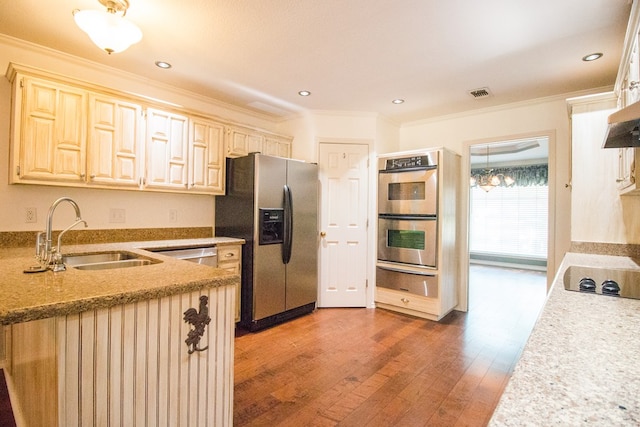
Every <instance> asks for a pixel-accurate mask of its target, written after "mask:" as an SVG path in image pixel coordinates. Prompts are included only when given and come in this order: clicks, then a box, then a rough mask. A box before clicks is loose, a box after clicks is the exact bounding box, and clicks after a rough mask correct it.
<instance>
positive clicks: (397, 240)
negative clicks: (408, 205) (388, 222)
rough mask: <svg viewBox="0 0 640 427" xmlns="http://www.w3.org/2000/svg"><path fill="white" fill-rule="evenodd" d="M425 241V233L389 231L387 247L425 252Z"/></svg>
mask: <svg viewBox="0 0 640 427" xmlns="http://www.w3.org/2000/svg"><path fill="white" fill-rule="evenodd" d="M424 241H425V232H424V231H419V230H387V245H388V246H389V247H392V248H402V249H418V250H424Z"/></svg>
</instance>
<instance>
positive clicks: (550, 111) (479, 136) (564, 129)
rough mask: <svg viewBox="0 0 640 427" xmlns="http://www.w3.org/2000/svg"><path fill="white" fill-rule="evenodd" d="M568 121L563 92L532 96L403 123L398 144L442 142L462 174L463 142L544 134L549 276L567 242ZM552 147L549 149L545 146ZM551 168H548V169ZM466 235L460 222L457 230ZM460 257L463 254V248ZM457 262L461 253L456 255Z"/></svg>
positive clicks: (465, 196)
mask: <svg viewBox="0 0 640 427" xmlns="http://www.w3.org/2000/svg"><path fill="white" fill-rule="evenodd" d="M569 123H570V121H569V114H568V110H567V104H566V101H565V97H557V98H550V99H540V100H532V101H530V102H524V103H518V104H512V105H505V106H503V107H500V108H492V109H485V110H477V111H471V112H468V113H466V114H459V115H453V116H448V117H441V118H436V119H433V120H425V121H420V122H415V123H411V124H406V125H404V126H402V128H401V130H400V147H401V148H402V149H403V150H410V149H417V148H423V147H440V146H444V147H447V148H449V149H450V150H453V151H455V152H457V153H459V154H461V155H462V165H463V168H462V170H463V174H465V176H467V175H468V174H469V146H470V145H472V144H474V143H486V142H490V141H504V140H507V139H515V138H520V137H525V136H534V135H545V136H549V138H550V159H549V162H550V172H554V175H555V179H554V180H553V181H552V184H551V188H550V191H549V194H550V195H549V197H550V199H551V200H550V203H549V205H550V209H551V211H552V212H551V215H552V216H555V221H552V222H551V223H550V224H549V226H550V239H551V241H550V245H549V247H550V254H549V255H550V256H549V260H548V262H549V276H550V277H552V276H553V274H554V273H555V268H556V266H558V265H559V263H560V261H561V260H562V257H563V256H564V253H565V252H566V251H567V250H568V249H569V245H570V226H571V223H570V212H571V194H570V191H569V189H568V188H566V187H565V184H566V183H568V182H569V162H570V160H569V158H570V157H569V151H570V129H569V126H570V124H569ZM551 151H553V152H551ZM552 170H553V171H552ZM461 197H463V211H464V214H465V215H466V212H467V210H468V198H469V190H468V187H466V186H465V192H464V194H462V195H461ZM463 235H464V236H466V228H465V230H463ZM462 252H463V254H462V255H461V258H466V253H467V248H466V241H465V248H464V249H463V251H462ZM462 262H463V263H466V262H467V259H464V260H462Z"/></svg>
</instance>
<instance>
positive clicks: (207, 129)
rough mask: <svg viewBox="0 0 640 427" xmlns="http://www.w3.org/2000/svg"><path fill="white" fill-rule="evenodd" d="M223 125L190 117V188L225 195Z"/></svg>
mask: <svg viewBox="0 0 640 427" xmlns="http://www.w3.org/2000/svg"><path fill="white" fill-rule="evenodd" d="M224 171H225V158H224V124H222V123H217V122H214V121H211V120H205V119H199V118H191V119H190V128H189V189H190V190H194V191H201V192H207V193H211V194H224V181H225V178H224V176H225V175H224Z"/></svg>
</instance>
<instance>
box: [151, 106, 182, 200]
mask: <svg viewBox="0 0 640 427" xmlns="http://www.w3.org/2000/svg"><path fill="white" fill-rule="evenodd" d="M187 123H188V119H187V117H185V116H181V115H178V114H173V113H168V112H165V111H161V110H156V109H152V108H149V109H148V110H147V144H146V146H147V185H148V186H149V187H152V188H153V187H164V188H174V189H182V190H184V189H186V187H187V161H188V127H187Z"/></svg>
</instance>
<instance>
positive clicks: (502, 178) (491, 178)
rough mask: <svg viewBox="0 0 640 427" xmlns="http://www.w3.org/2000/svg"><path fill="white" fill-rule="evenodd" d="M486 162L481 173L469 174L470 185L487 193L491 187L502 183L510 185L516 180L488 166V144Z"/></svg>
mask: <svg viewBox="0 0 640 427" xmlns="http://www.w3.org/2000/svg"><path fill="white" fill-rule="evenodd" d="M486 152H487V163H486V167H485V169H484V172H483V173H479V174H475V175H473V174H472V175H471V178H469V183H470V184H471V187H472V188H473V187H480V188H482V189H483V190H484V191H486V192H487V193H488V192H489V191H491V190H492V189H493V188H495V187H498V186H501V185H504V186H506V187H511V186H512V185H513V184H514V183H515V182H516V181H515V180H514V179H513V178H512V177H511V176H509V175H505V174H503V173H494V172H493V169H492V168H490V167H489V146H488V145H487V148H486Z"/></svg>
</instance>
